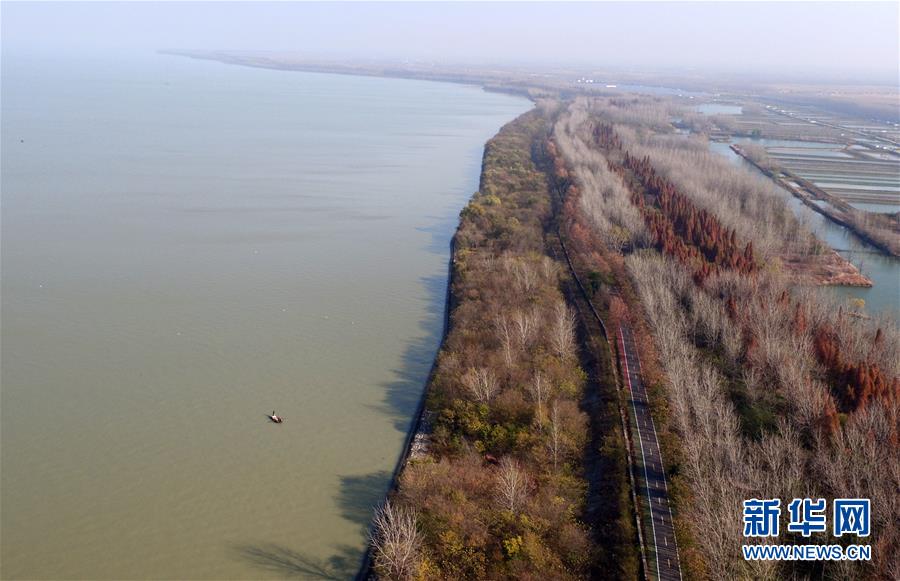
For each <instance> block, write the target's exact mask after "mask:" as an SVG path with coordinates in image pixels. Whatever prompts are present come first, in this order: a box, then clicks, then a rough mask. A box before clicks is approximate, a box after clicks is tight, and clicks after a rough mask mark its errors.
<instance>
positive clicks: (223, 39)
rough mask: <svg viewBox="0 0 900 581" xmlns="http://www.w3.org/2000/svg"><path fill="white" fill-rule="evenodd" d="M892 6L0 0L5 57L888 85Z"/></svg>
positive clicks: (898, 50)
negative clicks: (366, 60)
mask: <svg viewBox="0 0 900 581" xmlns="http://www.w3.org/2000/svg"><path fill="white" fill-rule="evenodd" d="M898 7H900V3H898V2H881V3H864V2H847V3H814V2H803V3H792V4H786V3H724V2H722V3H715V2H706V3H650V2H642V3H629V4H624V3H614V2H606V3H596V4H587V3H578V4H562V3H552V4H551V3H527V4H519V3H493V4H481V3H477V4H476V3H458V4H445V3H421V4H419V3H415V4H414V3H393V4H381V3H377V4H376V3H352V4H340V3H287V2H277V3H252V4H251V3H243V2H241V3H238V2H232V3H214V2H203V3H188V2H185V3H176V2H159V3H150V2H140V3H75V2H73V3H44V2H38V3H17V2H7V1H3V2H2V3H0V17H2V46H3V50H4V53H7V54H17V53H18V54H20V53H24V52H35V51H40V52H46V51H63V52H65V53H66V54H78V53H79V52H87V51H92V52H96V51H113V50H114V51H129V50H144V51H153V50H156V49H160V48H192V49H235V50H247V49H253V50H278V51H286V50H287V51H297V52H299V53H302V54H306V55H309V56H316V57H339V58H347V57H373V58H392V59H394V58H410V59H426V60H438V61H441V62H446V63H463V62H477V63H523V64H526V63H544V64H548V63H560V64H577V65H593V66H597V67H622V68H641V69H652V70H661V69H672V68H678V69H683V70H706V71H712V72H733V73H742V72H753V73H756V74H760V73H763V74H767V73H768V74H772V75H775V76H778V77H781V78H785V76H787V78H790V76H791V75H798V76H803V77H806V78H809V77H811V76H816V77H817V76H828V77H838V78H848V79H850V78H852V79H854V80H857V81H862V80H872V81H880V82H893V83H896V82H897V77H898V68H900V63H898V58H900V57H898V54H900V34H898V18H900V12H898Z"/></svg>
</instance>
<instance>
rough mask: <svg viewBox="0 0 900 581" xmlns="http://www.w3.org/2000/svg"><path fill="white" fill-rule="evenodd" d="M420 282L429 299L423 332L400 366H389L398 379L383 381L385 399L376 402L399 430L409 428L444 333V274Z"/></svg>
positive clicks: (402, 357)
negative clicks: (394, 367) (395, 367)
mask: <svg viewBox="0 0 900 581" xmlns="http://www.w3.org/2000/svg"><path fill="white" fill-rule="evenodd" d="M420 282H421V284H422V286H423V287H424V288H425V291H426V295H427V301H428V302H427V307H426V311H425V317H424V318H423V319H422V321H421V322H420V323H419V329H420V332H421V333H422V334H421V335H420V336H418V337H416V338H415V339H413V340H411V341H410V342H409V343H408V344H407V345H406V347H405V349H404V350H403V355H401V361H400V366H399V368H397V369H394V370H392V371H393V372H394V374H395V376H396V378H397V379H395V380H394V381H389V382H386V383H383V384H382V387H383V388H384V400H383V402H382V403H381V404H379V405H378V406H376V409H378V411H380V412H382V413H384V414H387V415H388V416H390V417H391V418H392V419H393V421H394V427H395V428H396V429H397V430H398V431H401V432H408V431H409V429H410V427H411V425H412V422H413V420H414V419H415V418H414V417H413V416H414V414H415V411H416V409H417V408H418V405H419V402H420V401H421V399H422V394H423V391H424V389H425V383H426V382H427V381H428V373H429V371H430V370H431V366H432V364H433V363H434V358H435V356H436V355H437V352H438V349H439V348H440V343H441V338H442V337H443V335H444V324H445V317H446V299H447V275H446V274H441V275H434V276H426V277H422V278H421V279H420Z"/></svg>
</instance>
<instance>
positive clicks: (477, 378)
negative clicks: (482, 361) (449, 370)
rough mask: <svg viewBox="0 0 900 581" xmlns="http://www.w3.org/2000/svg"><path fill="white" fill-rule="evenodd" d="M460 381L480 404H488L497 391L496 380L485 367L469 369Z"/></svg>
mask: <svg viewBox="0 0 900 581" xmlns="http://www.w3.org/2000/svg"><path fill="white" fill-rule="evenodd" d="M462 381H463V385H465V386H466V389H468V390H469V392H470V393H471V394H472V396H473V397H474V398H475V399H476V400H477V401H479V402H481V403H487V402H489V401H490V400H491V399H492V398H493V397H494V395H496V393H497V390H498V389H499V384H498V382H497V378H496V377H495V376H494V374H493V372H491V370H490V369H487V368H486V367H478V368H475V367H470V368H469V370H468V371H467V372H466V374H465V375H463V377H462Z"/></svg>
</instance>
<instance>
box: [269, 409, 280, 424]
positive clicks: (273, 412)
mask: <svg viewBox="0 0 900 581" xmlns="http://www.w3.org/2000/svg"><path fill="white" fill-rule="evenodd" d="M271 418H272V421H273V422H275V423H281V418H279V417H278V416H276V415H275V410H272V415H271Z"/></svg>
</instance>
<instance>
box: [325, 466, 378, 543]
mask: <svg viewBox="0 0 900 581" xmlns="http://www.w3.org/2000/svg"><path fill="white" fill-rule="evenodd" d="M390 485H391V472H389V471H387V470H378V471H375V472H372V473H370V474H362V475H354V476H341V487H340V489H339V490H338V494H337V504H338V508H339V509H340V511H341V516H342V517H343V518H345V519H347V520H348V521H350V522H352V523H354V524H357V525H359V527H360V529H361V532H363V533H364V534H367V533H368V531H369V525H370V524H371V523H372V517H373V515H374V514H375V508H376V507H377V506H379V505H380V504H381V503H382V501H383V500H384V497H385V495H386V494H387V491H388V487H389V486H390Z"/></svg>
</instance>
